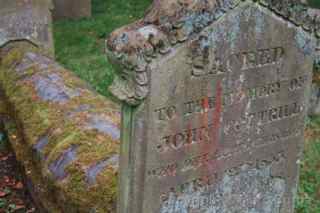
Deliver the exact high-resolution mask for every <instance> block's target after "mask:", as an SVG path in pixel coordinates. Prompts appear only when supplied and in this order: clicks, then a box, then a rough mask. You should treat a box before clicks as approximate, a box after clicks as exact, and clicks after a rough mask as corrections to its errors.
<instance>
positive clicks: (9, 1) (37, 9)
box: [0, 0, 53, 54]
mask: <svg viewBox="0 0 320 213" xmlns="http://www.w3.org/2000/svg"><path fill="white" fill-rule="evenodd" d="M51 8H52V3H51V0H24V1H21V0H1V7H0V16H1V19H0V47H2V46H3V45H5V44H6V43H7V42H9V41H14V40H29V41H30V42H32V43H34V44H36V45H40V46H42V47H44V48H45V49H46V50H47V52H48V53H50V54H52V53H53V40H52V33H51V12H50V9H51Z"/></svg>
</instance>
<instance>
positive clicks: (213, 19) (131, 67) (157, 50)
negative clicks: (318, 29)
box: [108, 0, 317, 213]
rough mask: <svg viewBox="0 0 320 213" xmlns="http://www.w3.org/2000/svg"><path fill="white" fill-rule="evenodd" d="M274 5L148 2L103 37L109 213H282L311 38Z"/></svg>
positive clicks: (297, 147) (295, 156)
mask: <svg viewBox="0 0 320 213" xmlns="http://www.w3.org/2000/svg"><path fill="white" fill-rule="evenodd" d="M217 2H218V3H217ZM282 4H288V5H285V6H289V3H284V1H282V2H280V1H279V2H276V3H270V1H260V2H258V3H257V2H253V1H241V2H240V1H236V0H235V1H227V0H226V1H208V2H207V3H203V4H202V3H201V1H196V2H189V1H175V0H168V1H162V2H160V1H155V3H154V5H153V7H152V8H151V9H150V10H149V13H148V14H147V15H146V17H145V18H144V19H143V20H141V21H139V22H138V23H135V24H133V25H130V26H127V27H124V28H122V29H119V30H118V31H115V32H114V33H113V34H112V35H111V37H110V39H109V41H108V47H109V50H110V51H111V53H110V52H109V54H110V59H111V60H113V61H114V62H115V63H116V64H117V65H118V68H119V72H121V77H119V78H118V79H116V80H115V83H114V85H113V86H112V87H111V90H112V92H113V94H115V95H116V96H117V97H118V98H119V99H120V100H123V101H125V102H126V104H124V109H123V115H122V117H123V118H122V131H123V133H122V135H123V136H122V151H121V152H122V153H121V162H120V174H121V175H120V176H121V178H120V183H121V184H120V198H119V205H118V212H121V213H129V212H130V213H150V212H152V213H217V212H219V213H223V212H228V213H229V212H237V213H239V212H240V213H245V212H265V213H293V212H294V198H295V194H296V190H297V183H298V176H299V174H298V171H299V159H301V156H302V149H303V141H304V119H305V116H306V112H307V109H308V100H309V94H310V86H311V80H312V70H313V64H314V60H315V55H316V54H315V52H316V46H317V44H316V40H317V39H316V36H315V35H314V34H313V29H315V28H314V26H312V25H309V22H308V18H310V17H308V18H305V19H304V18H303V19H300V18H298V17H301V16H304V15H303V13H302V11H306V10H305V9H303V7H302V6H301V5H299V4H298V3H297V5H295V6H297V7H294V8H300V7H301V8H302V9H301V11H300V12H301V13H300V12H296V13H290V15H292V16H290V17H289V16H288V14H289V13H287V12H288V10H290V8H291V6H292V5H291V3H290V7H283V5H282ZM292 4H293V3H292ZM211 11H214V13H212V12H211ZM300 26H301V27H300ZM142 51H143V53H141V52H142ZM119 65H120V66H119Z"/></svg>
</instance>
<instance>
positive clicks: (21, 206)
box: [15, 205, 26, 210]
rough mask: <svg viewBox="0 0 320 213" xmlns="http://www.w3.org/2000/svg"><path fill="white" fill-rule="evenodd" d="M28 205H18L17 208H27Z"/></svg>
mask: <svg viewBox="0 0 320 213" xmlns="http://www.w3.org/2000/svg"><path fill="white" fill-rule="evenodd" d="M25 208H26V206H25V205H16V208H15V210H19V209H25Z"/></svg>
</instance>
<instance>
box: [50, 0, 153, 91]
mask: <svg viewBox="0 0 320 213" xmlns="http://www.w3.org/2000/svg"><path fill="white" fill-rule="evenodd" d="M150 4H151V0H93V17H92V18H86V19H82V20H80V21H70V20H69V21H68V20H67V21H59V22H56V23H55V24H54V39H55V49H56V58H57V60H58V61H59V62H60V63H61V64H63V65H64V66H65V67H66V68H68V69H70V70H72V71H74V72H75V73H76V74H77V75H78V76H79V77H80V78H82V79H84V80H85V81H87V82H88V83H89V84H90V85H91V86H92V87H93V88H94V89H95V90H96V91H98V92H99V93H101V94H103V95H106V96H108V95H109V93H108V91H107V87H108V85H110V83H111V82H112V79H113V74H114V71H113V70H112V67H111V65H110V64H109V63H108V61H107V58H106V56H105V54H104V48H105V39H106V37H107V36H108V34H109V33H111V32H112V31H113V30H115V29H117V28H119V27H121V26H123V25H126V24H128V23H131V22H133V21H134V20H137V19H138V18H140V17H142V16H143V15H144V11H145V10H146V9H147V7H148V6H149V5H150Z"/></svg>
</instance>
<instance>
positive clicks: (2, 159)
mask: <svg viewBox="0 0 320 213" xmlns="http://www.w3.org/2000/svg"><path fill="white" fill-rule="evenodd" d="M8 158H9V157H8V156H4V157H1V158H0V161H6V160H8Z"/></svg>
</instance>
